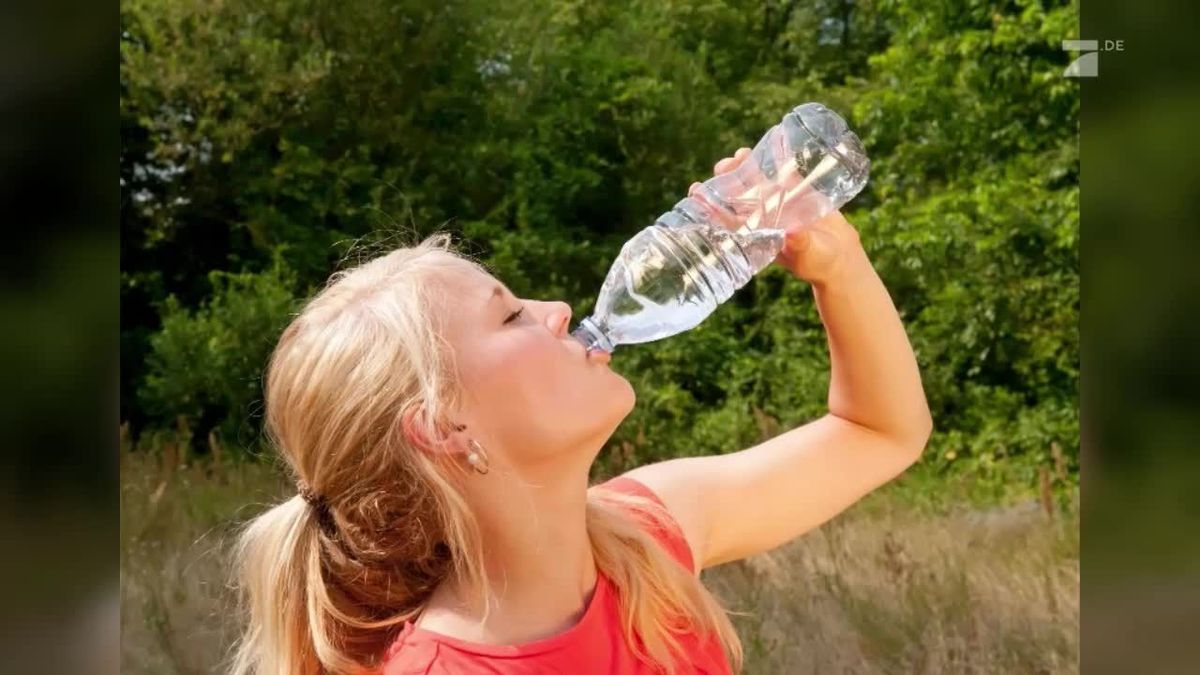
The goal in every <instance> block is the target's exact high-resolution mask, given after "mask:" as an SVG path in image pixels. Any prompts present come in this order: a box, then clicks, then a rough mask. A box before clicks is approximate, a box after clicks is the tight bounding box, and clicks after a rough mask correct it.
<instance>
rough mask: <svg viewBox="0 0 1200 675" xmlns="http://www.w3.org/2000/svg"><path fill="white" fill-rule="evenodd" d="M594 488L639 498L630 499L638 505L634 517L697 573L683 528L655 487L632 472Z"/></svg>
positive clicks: (593, 488) (672, 553) (690, 570)
mask: <svg viewBox="0 0 1200 675" xmlns="http://www.w3.org/2000/svg"><path fill="white" fill-rule="evenodd" d="M591 490H594V491H598V492H601V493H607V494H617V495H623V496H632V497H634V498H636V501H630V502H626V503H627V504H628V505H629V506H632V507H634V508H632V509H631V511H632V512H633V515H634V517H635V518H636V519H637V520H638V521H639V522H640V523H641V524H642V525H643V526H644V527H645V529H646V531H647V532H649V533H650V535H651V536H653V537H654V539H655V540H656V541H658V542H659V544H660V545H662V546H663V548H665V549H666V550H667V552H668V553H669V554H670V555H671V557H672V558H674V559H675V560H676V561H677V562H678V563H679V564H680V565H683V567H684V568H685V569H687V570H688V571H689V572H692V573H695V568H696V566H695V558H694V556H693V553H692V548H691V546H690V545H689V544H688V541H687V538H686V537H685V536H684V533H683V529H682V528H681V527H680V525H679V522H678V521H677V520H676V518H675V516H674V514H672V513H671V511H670V509H669V508H668V506H667V505H666V503H665V502H664V501H663V500H662V498H661V497H660V496H659V495H658V493H656V492H655V491H654V490H653V489H651V488H650V487H649V486H647V485H646V484H645V483H643V482H642V481H640V480H638V479H636V478H633V477H631V476H630V475H628V474H622V475H620V476H617V477H615V478H610V479H608V480H606V481H604V482H602V483H599V484H597V485H593V486H592V488H591Z"/></svg>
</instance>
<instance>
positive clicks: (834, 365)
mask: <svg viewBox="0 0 1200 675" xmlns="http://www.w3.org/2000/svg"><path fill="white" fill-rule="evenodd" d="M788 247H789V248H788V250H786V251H785V253H784V254H782V255H781V256H780V261H779V262H781V263H782V264H784V265H785V266H787V267H788V268H789V269H791V270H792V271H793V272H794V273H795V274H796V275H797V276H799V277H801V278H805V279H807V280H809V281H810V282H811V283H812V285H813V293H814V296H815V299H816V305H817V309H818V312H819V313H820V316H821V320H822V322H823V323H824V325H825V330H826V333H827V336H828V344H829V354H830V364H831V376H830V386H829V398H828V402H829V413H828V414H826V415H825V416H823V417H821V418H819V419H817V420H814V421H812V422H809V423H807V424H805V425H803V426H800V427H797V428H795V429H792V430H791V431H788V432H786V433H783V434H780V435H779V436H776V437H775V438H772V439H770V440H768V441H765V442H763V443H761V444H759V445H757V446H754V447H751V448H748V449H746V450H742V451H740V452H734V453H730V454H726V455H718V456H711V457H688V458H681V459H675V460H668V461H665V462H660V463H657V464H651V465H647V466H643V467H639V468H637V469H634V470H632V471H630V472H629V473H628V474H627V475H629V476H630V477H632V478H635V479H637V480H640V481H642V482H643V483H645V484H646V485H647V486H649V487H650V488H651V489H653V490H654V491H655V492H656V493H657V494H658V495H659V496H660V497H661V498H662V499H663V501H664V502H666V504H667V506H668V508H669V509H670V510H671V512H672V514H673V515H674V516H675V518H676V519H677V520H678V521H679V522H680V525H681V527H682V528H683V530H684V533H685V534H686V535H687V537H688V542H689V543H690V544H691V546H692V551H693V554H694V555H695V557H696V563H697V565H696V569H701V568H703V567H710V566H713V565H717V564H720V563H723V562H729V561H731V560H737V559H740V558H744V557H747V556H750V555H754V554H756V553H760V552H763V551H767V550H770V549H772V548H775V547H777V546H779V545H781V544H784V543H786V542H788V541H790V540H791V539H794V538H795V537H797V536H799V535H801V534H803V533H804V532H806V531H808V530H810V529H812V528H814V527H816V526H818V525H820V524H821V523H824V522H825V521H827V520H828V519H830V518H832V517H833V516H835V515H837V514H838V513H840V512H841V511H843V510H844V509H845V508H846V507H848V506H850V505H851V504H853V503H854V502H855V501H857V500H858V499H860V498H861V497H862V496H863V495H865V494H866V493H868V492H870V491H871V490H873V489H875V488H876V487H878V486H880V485H882V484H883V483H885V482H887V481H888V480H890V479H892V478H893V477H895V476H897V475H899V474H900V473H901V472H903V471H904V469H906V468H907V467H908V466H910V465H911V464H912V463H913V462H915V461H916V460H917V458H918V457H919V456H920V454H921V451H922V450H923V449H924V447H925V444H926V442H927V440H928V438H929V434H930V432H931V431H932V421H931V417H930V413H929V407H928V404H927V402H926V400H925V392H924V389H923V387H922V384H921V377H920V372H919V371H918V368H917V362H916V358H915V356H914V354H913V351H912V347H911V346H910V344H909V342H908V337H907V335H906V334H905V332H904V327H903V325H902V324H901V321H900V317H899V314H898V312H897V311H896V308H895V305H894V304H893V303H892V300H891V297H890V295H889V294H888V292H887V289H886V288H885V287H884V285H883V282H882V280H881V279H880V278H879V276H878V275H877V274H876V273H875V270H874V268H873V267H872V266H871V264H870V262H869V260H868V259H867V256H866V253H865V251H863V249H862V247H861V244H860V242H859V238H858V233H857V231H855V230H854V228H853V227H852V226H851V225H850V223H848V222H847V221H846V220H845V219H844V218H842V216H841V214H838V213H834V214H831V215H830V216H828V217H826V218H825V219H823V220H822V221H820V222H819V223H818V224H817V225H816V226H814V228H813V231H810V232H807V233H803V232H802V233H795V235H794V236H790V237H789V244H788Z"/></svg>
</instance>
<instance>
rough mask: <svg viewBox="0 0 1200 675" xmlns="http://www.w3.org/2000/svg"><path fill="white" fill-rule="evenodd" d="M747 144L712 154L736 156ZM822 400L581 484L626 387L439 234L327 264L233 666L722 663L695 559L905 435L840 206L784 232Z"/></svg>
mask: <svg viewBox="0 0 1200 675" xmlns="http://www.w3.org/2000/svg"><path fill="white" fill-rule="evenodd" d="M748 155H749V149H748V148H742V149H741V150H739V151H738V152H737V153H736V154H735V155H734V157H731V158H726V159H724V160H722V161H721V162H718V163H717V166H716V167H715V171H716V172H718V173H722V172H724V171H729V170H732V169H733V168H735V167H736V165H737V164H738V163H740V162H741V161H742V160H744V159H745V158H746V157H747V156H748ZM777 262H779V263H780V264H782V265H784V266H785V267H787V268H788V269H789V270H791V271H792V272H793V273H794V274H795V275H796V276H797V277H799V278H801V279H804V280H807V281H808V282H810V283H811V284H812V286H813V291H814V294H815V297H816V303H817V307H818V310H819V312H820V314H821V318H822V320H823V322H824V324H825V327H826V330H827V332H828V339H829V349H830V354H831V362H832V376H831V382H830V391H829V413H828V414H827V415H825V416H824V417H822V418H820V419H818V420H815V421H813V422H811V423H808V424H806V425H804V426H801V427H798V428H796V429H793V430H791V431H789V432H787V433H784V434H781V435H779V436H777V437H775V438H773V439H771V440H769V441H766V442H764V443H762V444H761V445H758V446H756V447H752V448H749V449H747V450H743V451H741V452H734V453H730V454H724V455H719V456H709V457H688V458H681V459H673V460H670V461H665V462H660V463H656V464H651V465H647V466H642V467H639V468H636V469H634V470H632V471H630V472H628V473H626V474H624V475H623V476H619V477H617V478H614V479H612V480H610V481H607V482H605V483H603V484H601V485H597V486H592V487H589V486H588V469H589V466H590V465H591V464H592V461H593V460H594V459H595V457H596V455H597V453H598V452H599V451H600V449H601V448H602V446H603V445H604V443H605V441H606V439H607V438H608V437H609V436H610V434H611V433H612V432H613V430H614V429H615V428H616V427H617V425H618V424H620V422H621V420H622V419H623V418H624V417H625V416H626V415H627V414H628V413H629V412H630V410H631V409H632V408H633V405H634V391H633V389H632V387H631V386H630V384H629V383H628V382H627V381H626V380H625V379H624V378H622V377H621V376H620V375H618V374H616V373H615V372H614V371H612V370H611V369H610V368H609V367H608V360H609V357H608V355H606V354H603V353H599V352H592V353H585V352H584V350H583V348H582V347H581V346H580V345H579V344H578V343H577V342H575V341H574V340H573V339H572V338H571V337H570V336H569V335H568V326H569V324H570V321H571V313H570V309H569V308H568V307H567V305H565V304H563V303H561V302H541V301H533V300H528V299H522V298H517V297H514V296H513V295H512V294H511V293H510V292H509V291H508V290H507V289H506V288H505V287H504V285H503V284H501V283H499V282H498V281H496V280H495V279H494V278H492V277H491V276H490V275H489V274H487V272H485V271H484V270H483V269H482V268H481V267H480V266H479V265H477V264H476V263H474V262H471V261H469V260H466V259H465V258H462V257H460V256H458V255H456V254H455V253H453V252H452V251H450V250H448V248H447V239H446V238H445V237H444V236H438V237H434V238H431V239H427V240H426V241H424V242H422V243H421V244H419V245H417V246H414V247H411V248H404V249H400V250H397V251H394V252H392V253H390V254H388V255H385V256H383V257H381V258H378V259H375V260H373V261H370V262H368V263H366V264H363V265H361V266H359V267H357V268H355V269H352V270H349V271H345V272H340V273H338V274H336V275H334V277H333V278H332V279H331V281H330V283H329V284H328V285H327V287H326V288H325V289H324V290H323V291H322V292H321V293H320V294H318V295H317V296H316V297H315V298H314V299H312V300H311V301H310V302H309V303H308V305H307V307H306V308H305V309H304V311H303V312H301V313H300V315H299V316H298V317H296V319H295V320H294V321H293V322H292V324H291V325H290V326H289V327H288V328H287V330H285V331H284V333H283V335H282V337H281V338H280V340H279V344H278V346H277V347H276V350H275V353H274V355H273V356H272V359H271V363H270V366H269V369H268V373H267V378H266V403H267V410H266V415H267V423H268V429H269V432H270V434H271V436H272V438H273V440H274V442H275V443H276V445H277V447H278V448H279V450H280V452H281V453H282V455H283V457H284V459H285V460H286V462H287V464H288V465H289V468H290V469H291V471H292V473H293V475H294V477H295V480H296V483H297V492H298V494H297V495H296V496H295V497H293V498H291V499H289V500H287V501H285V502H283V503H282V504H279V505H277V506H275V507H274V508H273V509H271V510H269V511H267V512H266V513H264V514H263V515H261V516H259V517H258V518H257V519H255V520H254V521H253V522H251V523H250V524H249V525H248V526H247V528H246V530H245V531H244V533H243V535H242V537H241V539H240V541H239V548H238V551H237V553H238V561H239V563H240V572H241V575H242V577H241V578H242V590H243V594H244V598H245V602H246V606H247V611H248V628H247V630H246V633H245V635H244V636H243V639H242V641H241V643H240V646H239V650H238V653H237V655H236V659H235V663H234V671H235V672H237V673H248V672H257V673H315V672H322V671H328V672H338V673H341V672H371V671H375V672H378V671H382V672H383V673H385V674H387V675H400V674H402V673H474V672H487V673H506V674H508V673H558V672H569V673H652V672H677V673H728V672H732V671H736V670H740V669H741V648H740V644H739V642H738V639H737V636H736V635H735V634H734V630H733V627H732V625H731V623H730V621H729V619H728V618H727V617H726V615H725V612H724V611H723V610H722V608H721V606H720V604H719V603H718V602H717V600H716V599H715V598H714V597H713V596H712V595H711V594H710V593H709V592H708V591H707V590H706V589H705V588H704V586H703V584H702V583H701V581H700V579H699V572H700V570H702V569H704V568H706V567H711V566H713V565H719V564H721V563H724V562H729V561H732V560H738V559H740V558H745V557H747V556H751V555H754V554H756V553H760V552H763V551H767V550H769V549H772V548H775V547H777V546H779V545H781V544H784V543H786V542H788V541H789V540H791V539H794V538H795V537H797V536H799V535H800V534H802V533H804V532H806V531H808V530H810V529H812V528H814V527H816V526H817V525H819V524H821V523H822V522H824V521H826V520H827V519H829V518H830V517H832V516H834V515H835V514H837V513H838V512H840V511H842V510H843V509H845V508H846V507H847V506H849V505H850V504H852V503H853V502H855V501H856V500H858V499H859V498H860V497H862V496H863V495H864V494H865V493H867V492H868V491H870V490H872V489H874V488H875V487H877V486H879V485H881V484H882V483H884V482H885V481H887V480H889V479H891V478H892V477H894V476H896V475H898V474H899V473H900V472H901V471H903V470H904V469H905V468H906V467H908V466H909V465H910V464H912V463H913V462H914V461H915V460H916V459H917V457H918V456H919V455H920V453H921V450H922V448H923V447H924V445H925V443H926V440H927V439H928V436H929V433H930V430H931V421H930V415H929V410H928V407H927V404H926V402H925V396H924V392H923V390H922V386H921V379H920V374H919V372H918V369H917V364H916V361H915V359H914V357H913V353H912V350H911V348H910V346H909V344H908V341H907V338H906V336H905V333H904V329H903V327H902V325H901V323H900V320H899V317H898V315H897V312H896V310H895V308H894V307H893V305H892V302H891V299H890V298H889V296H888V293H887V290H886V289H885V288H884V286H883V284H882V283H881V281H880V280H879V278H878V276H877V275H876V274H875V272H874V270H873V269H872V267H871V265H870V262H869V261H868V259H867V257H866V255H865V253H864V251H863V249H862V247H861V246H860V243H859V238H858V235H857V233H856V232H855V230H854V228H853V227H852V226H851V225H850V224H849V223H848V222H846V221H845V220H844V219H843V218H842V217H841V216H840V215H838V214H836V213H835V214H833V215H831V216H829V217H827V218H825V219H823V220H821V221H820V222H818V223H817V224H816V225H815V226H813V227H811V228H805V230H804V231H798V232H792V233H790V234H789V236H788V240H787V245H786V247H785V249H784V251H783V253H781V254H780V256H779V259H778V261H777Z"/></svg>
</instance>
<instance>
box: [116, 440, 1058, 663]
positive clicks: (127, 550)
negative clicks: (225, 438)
mask: <svg viewBox="0 0 1200 675" xmlns="http://www.w3.org/2000/svg"><path fill="white" fill-rule="evenodd" d="M122 455H123V459H122V462H123V465H122V473H121V482H122V487H121V507H122V508H121V526H122V533H121V536H122V551H121V594H122V608H121V628H122V656H123V659H122V661H123V671H124V672H127V673H205V672H219V665H220V663H221V662H222V660H223V658H224V657H225V655H226V653H227V650H228V648H229V645H230V643H231V641H232V639H233V638H234V637H235V634H236V629H237V626H236V624H237V620H236V614H235V613H234V612H233V607H232V605H231V600H230V596H229V592H228V588H227V586H226V582H227V579H228V564H227V561H226V560H225V558H224V543H225V542H226V541H227V539H228V534H229V533H230V532H231V531H232V524H233V523H234V522H236V520H238V519H244V518H246V517H248V516H250V515H252V514H253V513H254V512H255V511H257V510H258V508H260V507H261V505H264V504H266V503H269V502H270V501H272V500H273V499H275V498H276V497H277V495H279V494H282V490H283V487H282V485H281V484H280V481H279V480H278V478H277V477H276V475H275V473H274V472H273V471H272V469H271V468H270V467H268V466H262V465H247V464H230V463H225V464H221V463H217V464H213V463H211V462H205V463H203V464H189V463H188V462H187V461H186V458H181V457H179V456H178V454H177V453H175V452H173V451H171V447H170V446H169V444H168V446H167V447H166V448H165V449H163V448H160V449H159V450H158V451H156V452H153V453H146V452H133V453H129V452H126V453H122ZM704 578H705V581H706V583H707V584H708V585H709V587H710V588H712V589H713V590H714V591H715V592H716V593H717V594H718V595H719V596H720V597H722V598H723V599H724V600H725V601H726V604H727V606H729V607H730V608H731V609H735V610H742V611H747V612H750V615H749V616H738V617H735V624H737V626H738V628H739V631H740V633H741V636H742V641H743V644H744V646H745V648H746V654H747V670H746V672H747V673H750V674H758V673H789V674H790V673H846V672H852V673H862V672H872V673H873V672H887V673H892V672H895V673H948V672H954V673H976V672H988V673H994V672H1014V673H1060V672H1077V671H1078V670H1079V657H1078V645H1079V640H1078V628H1079V537H1078V518H1077V517H1076V516H1074V515H1071V516H1068V517H1061V516H1060V517H1058V518H1056V519H1052V518H1049V517H1048V516H1047V514H1046V513H1045V512H1044V511H1043V510H1042V509H1041V508H1040V507H1039V505H1038V502H1037V501H1036V500H1035V501H1032V502H1030V503H1029V504H1028V505H1021V506H1016V507H1008V508H1002V509H995V510H992V511H985V512H979V511H965V510H964V511H961V512H951V513H941V514H930V513H928V512H925V511H923V512H921V513H918V512H916V511H914V510H913V509H912V508H911V507H907V506H903V505H902V502H901V500H898V499H895V498H893V497H891V496H889V494H887V492H886V491H884V493H883V494H877V495H874V496H872V497H871V498H870V499H869V500H868V501H867V502H866V503H864V504H861V505H859V506H857V507H855V508H854V509H852V510H851V511H850V512H849V513H847V514H845V515H843V516H842V517H840V518H838V519H837V520H835V521H834V522H832V523H830V524H828V525H826V526H825V527H823V528H822V529H820V530H819V531H817V532H814V533H812V534H810V535H808V536H805V537H802V538H801V539H799V540H798V541H796V542H794V543H792V544H789V545H788V546H785V547H782V548H780V549H777V550H775V551H772V552H770V553H768V554H765V555H761V556H757V557H755V558H752V559H749V560H745V561H740V562H737V563H731V564H728V565H723V566H721V567H718V568H715V569H712V570H709V571H707V572H705V574H704Z"/></svg>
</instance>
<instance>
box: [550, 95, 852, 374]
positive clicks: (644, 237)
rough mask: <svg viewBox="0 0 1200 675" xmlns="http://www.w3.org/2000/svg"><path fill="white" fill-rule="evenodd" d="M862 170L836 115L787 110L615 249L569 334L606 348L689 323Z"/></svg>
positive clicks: (811, 108)
mask: <svg viewBox="0 0 1200 675" xmlns="http://www.w3.org/2000/svg"><path fill="white" fill-rule="evenodd" d="M869 168H870V162H869V161H868V160H867V156H866V153H865V152H864V151H863V147H862V142H861V141H859V139H858V136H856V135H855V134H854V132H852V131H850V130H849V129H848V128H847V126H846V122H845V121H844V120H843V119H842V118H841V117H840V116H839V115H838V114H837V113H835V112H833V111H832V110H830V109H829V108H826V107H825V106H823V105H821V104H819V103H806V104H804V105H801V106H798V107H796V108H795V109H794V110H792V111H791V112H789V113H788V114H787V115H785V116H784V117H783V120H782V121H781V122H780V123H779V124H777V125H775V126H774V127H772V128H771V129H770V130H769V131H767V133H766V134H765V135H764V136H763V137H762V138H761V139H760V140H759V142H758V144H757V145H756V146H755V147H754V150H753V151H752V152H751V155H750V157H748V158H747V159H746V160H745V161H744V162H742V164H741V165H740V166H738V168H737V169H735V170H733V171H730V172H728V173H724V174H722V175H720V176H714V177H713V178H710V179H709V180H707V181H705V182H704V183H702V184H701V185H699V186H697V187H696V189H694V190H692V191H691V194H689V195H688V196H687V197H685V198H684V199H683V200H681V201H680V202H679V203H677V204H676V205H675V206H674V207H673V208H672V209H671V210H670V211H668V212H666V213H664V214H663V215H662V216H660V217H659V218H658V220H656V221H655V223H654V224H653V225H651V226H649V227H647V228H646V229H644V230H642V231H641V232H640V233H638V234H637V235H635V236H634V237H633V238H632V239H630V240H629V241H627V242H626V243H625V245H624V246H623V247H621V252H620V253H619V254H618V255H617V259H616V260H615V261H614V262H613V265H612V268H610V269H609V272H608V276H607V277H606V278H605V280H604V285H603V286H602V287H601V289H600V295H599V298H598V299H597V301H596V308H595V311H594V312H593V313H592V316H590V317H588V318H586V319H584V320H583V321H581V322H580V324H579V326H578V327H577V328H576V329H575V330H574V331H572V333H571V335H572V336H573V337H574V338H575V339H577V340H579V341H580V342H582V343H583V344H584V346H585V347H587V348H588V349H602V350H604V351H609V352H611V351H612V350H613V349H615V348H616V346H617V345H618V344H634V343H639V342H650V341H653V340H659V339H662V338H665V337H669V336H671V335H676V334H678V333H681V332H683V331H686V330H689V329H691V328H694V327H695V326H697V325H698V324H699V323H700V322H702V321H703V320H704V319H705V318H707V317H708V315H709V314H712V312H713V311H714V310H715V309H716V308H717V306H718V305H720V304H721V303H722V302H725V301H726V300H728V299H729V297H730V296H732V295H733V293H734V291H736V290H737V289H739V288H741V287H742V286H744V285H745V284H746V282H748V281H749V280H750V278H751V277H753V276H754V275H755V274H756V273H758V272H759V271H760V270H762V269H763V268H765V267H766V266H767V265H769V264H770V263H771V261H773V260H774V259H775V257H776V256H777V255H778V254H779V252H780V251H781V250H782V248H783V242H784V233H785V232H786V231H787V230H789V229H793V228H797V227H803V226H804V225H805V224H807V223H811V222H813V221H815V220H817V219H819V218H821V217H822V216H824V215H826V214H827V213H829V212H830V211H833V210H835V209H837V208H839V207H841V206H842V205H843V204H845V203H846V202H847V201H849V200H850V199H851V198H852V197H853V196H854V195H856V194H858V192H859V191H860V190H862V188H863V186H864V185H865V184H866V182H867V175H868V171H869Z"/></svg>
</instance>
